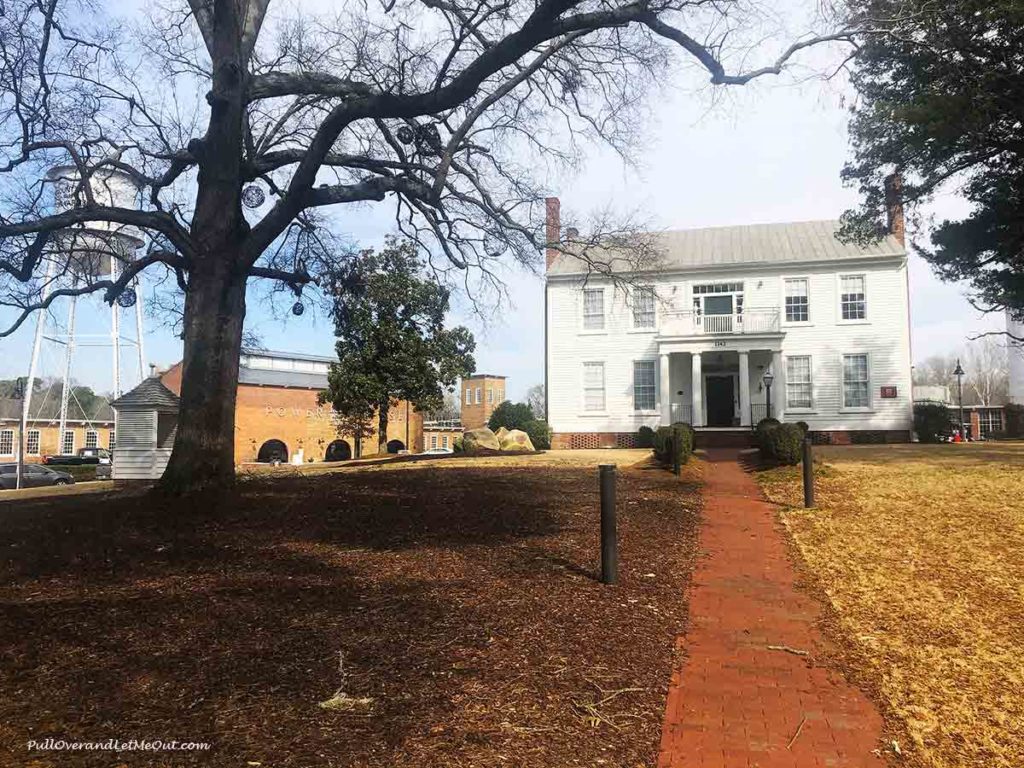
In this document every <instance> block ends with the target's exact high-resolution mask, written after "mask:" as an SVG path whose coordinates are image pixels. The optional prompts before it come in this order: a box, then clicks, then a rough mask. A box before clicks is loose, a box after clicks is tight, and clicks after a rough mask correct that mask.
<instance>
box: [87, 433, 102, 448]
mask: <svg viewBox="0 0 1024 768" xmlns="http://www.w3.org/2000/svg"><path fill="white" fill-rule="evenodd" d="M99 446H100V433H99V432H97V431H96V430H95V429H87V430H86V431H85V447H86V448H99Z"/></svg>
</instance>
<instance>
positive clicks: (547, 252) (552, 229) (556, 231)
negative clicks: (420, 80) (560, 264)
mask: <svg viewBox="0 0 1024 768" xmlns="http://www.w3.org/2000/svg"><path fill="white" fill-rule="evenodd" d="M544 226H545V232H544V237H545V239H546V240H547V247H546V248H545V249H544V257H545V259H544V261H545V267H544V268H545V269H546V270H547V269H551V264H552V263H553V262H554V260H555V258H556V257H557V256H558V250H557V249H555V248H553V247H552V246H553V245H555V244H557V243H559V242H561V240H562V201H561V200H559V199H558V198H557V197H549V198H547V199H546V200H545V201H544Z"/></svg>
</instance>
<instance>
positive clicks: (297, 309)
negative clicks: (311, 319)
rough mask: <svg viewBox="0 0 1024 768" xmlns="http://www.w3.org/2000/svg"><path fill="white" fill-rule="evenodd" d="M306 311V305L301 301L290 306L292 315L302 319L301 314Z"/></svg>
mask: <svg viewBox="0 0 1024 768" xmlns="http://www.w3.org/2000/svg"><path fill="white" fill-rule="evenodd" d="M305 311H306V305H305V304H303V303H302V302H301V301H296V302H295V303H294V304H292V314H293V315H295V316H296V317H302V313H303V312H305Z"/></svg>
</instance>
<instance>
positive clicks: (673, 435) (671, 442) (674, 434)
mask: <svg viewBox="0 0 1024 768" xmlns="http://www.w3.org/2000/svg"><path fill="white" fill-rule="evenodd" d="M693 435H694V432H693V427H691V426H690V425H689V424H687V423H686V422H682V421H679V422H676V423H675V424H673V425H672V426H671V427H658V430H657V431H656V432H655V433H654V457H655V458H656V459H657V460H658V461H660V462H662V463H663V464H671V463H673V462H674V460H675V455H676V454H677V453H678V455H679V463H680V464H685V463H686V461H687V460H688V459H689V458H690V454H691V453H693Z"/></svg>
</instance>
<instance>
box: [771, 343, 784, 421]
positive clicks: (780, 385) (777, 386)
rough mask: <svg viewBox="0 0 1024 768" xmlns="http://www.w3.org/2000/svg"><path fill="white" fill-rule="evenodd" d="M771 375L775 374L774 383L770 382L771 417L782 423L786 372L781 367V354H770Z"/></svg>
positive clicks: (777, 352)
mask: <svg viewBox="0 0 1024 768" xmlns="http://www.w3.org/2000/svg"><path fill="white" fill-rule="evenodd" d="M772 373H774V374H775V381H773V382H772V416H774V417H775V418H776V419H778V420H779V421H783V416H785V415H786V414H785V413H783V410H784V408H785V403H786V398H785V394H786V371H785V370H784V369H783V367H782V352H781V351H775V352H772Z"/></svg>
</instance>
